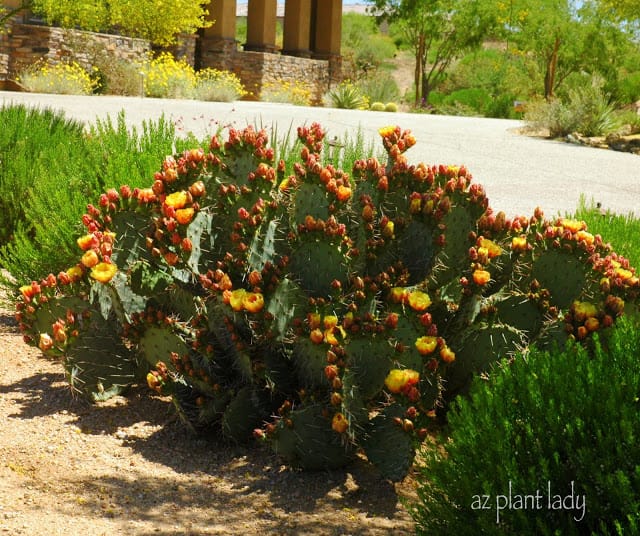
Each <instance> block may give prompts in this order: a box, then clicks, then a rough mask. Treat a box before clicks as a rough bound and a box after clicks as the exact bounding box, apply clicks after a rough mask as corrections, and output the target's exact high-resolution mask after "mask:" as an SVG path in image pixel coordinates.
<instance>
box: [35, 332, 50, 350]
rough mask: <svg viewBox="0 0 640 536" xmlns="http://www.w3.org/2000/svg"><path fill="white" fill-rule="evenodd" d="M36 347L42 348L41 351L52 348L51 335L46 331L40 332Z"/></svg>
mask: <svg viewBox="0 0 640 536" xmlns="http://www.w3.org/2000/svg"><path fill="white" fill-rule="evenodd" d="M38 348H40V350H42V351H43V352H46V351H48V350H51V348H53V339H52V338H51V335H49V334H48V333H41V334H40V341H39V342H38Z"/></svg>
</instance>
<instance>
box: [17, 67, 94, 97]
mask: <svg viewBox="0 0 640 536" xmlns="http://www.w3.org/2000/svg"><path fill="white" fill-rule="evenodd" d="M17 79H18V81H19V82H20V83H21V84H22V85H23V86H24V87H25V88H26V89H27V91H31V92H33V93H58V94H63V95H90V94H91V93H93V92H94V90H95V89H96V80H95V79H94V78H92V77H91V75H90V74H89V73H88V72H87V71H86V70H85V69H84V68H83V67H81V66H80V65H78V64H77V63H75V62H70V63H63V62H60V63H56V64H54V65H49V64H47V63H46V62H36V63H34V64H32V65H30V66H29V67H27V68H26V69H24V70H23V71H22V72H21V73H20V75H19V76H18V78H17Z"/></svg>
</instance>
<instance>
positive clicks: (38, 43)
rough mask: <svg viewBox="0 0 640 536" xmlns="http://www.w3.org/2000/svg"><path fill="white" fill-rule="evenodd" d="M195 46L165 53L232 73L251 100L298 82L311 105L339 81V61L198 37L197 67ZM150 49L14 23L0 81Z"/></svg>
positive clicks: (129, 41)
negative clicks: (269, 88) (267, 88)
mask: <svg viewBox="0 0 640 536" xmlns="http://www.w3.org/2000/svg"><path fill="white" fill-rule="evenodd" d="M197 48H198V46H197V41H196V38H195V37H194V36H186V37H185V38H183V39H181V40H180V42H179V44H178V45H177V46H175V47H172V48H171V49H169V50H170V51H171V52H173V53H174V54H175V55H176V56H177V57H180V58H182V59H184V60H186V61H187V63H189V64H191V65H196V67H214V68H217V69H226V70H229V71H232V72H234V73H235V74H236V75H237V76H238V77H239V78H240V80H241V81H242V83H243V84H244V85H245V87H246V88H247V90H248V91H250V93H251V94H252V96H249V98H253V99H256V98H258V97H259V95H260V91H261V89H262V87H263V86H264V84H267V83H274V84H279V83H282V82H298V83H300V82H302V83H303V84H304V85H305V87H307V88H309V89H311V92H312V98H313V101H314V104H319V103H320V102H321V101H322V97H323V95H324V94H325V93H326V92H327V91H328V89H329V88H330V86H331V84H333V83H335V82H339V81H340V75H341V73H340V61H339V60H340V58H339V57H336V58H331V59H329V60H320V59H309V58H301V57H296V56H287V55H283V54H278V53H276V54H274V53H267V52H248V51H240V50H238V47H237V43H236V41H233V40H219V42H218V41H216V42H213V41H212V40H211V39H204V40H202V43H200V50H201V57H200V62H199V64H197V63H196V56H197V52H196V50H197ZM151 50H152V49H151V46H150V44H149V42H148V41H145V40H143V39H134V38H129V37H122V36H119V35H111V34H101V33H94V32H85V31H79V30H68V29H62V28H57V27H51V26H44V25H38V24H20V23H17V22H14V23H13V24H11V25H10V27H9V31H8V32H7V33H5V34H0V80H6V79H10V80H13V79H15V78H16V76H17V75H18V74H19V73H20V71H21V70H22V69H24V68H25V67H27V66H29V65H31V64H33V63H35V62H37V61H38V60H41V59H44V60H46V61H47V62H49V63H57V62H59V61H64V60H70V59H72V60H75V61H77V62H78V63H80V64H81V65H82V66H83V67H85V68H87V69H90V68H91V67H93V66H94V65H95V63H96V62H97V60H96V59H97V58H101V59H102V61H104V55H105V54H106V55H107V56H108V58H109V59H110V58H114V59H121V60H125V61H136V60H141V59H143V58H144V57H145V56H146V55H147V54H148V53H149V52H150V51H151ZM156 52H157V51H156Z"/></svg>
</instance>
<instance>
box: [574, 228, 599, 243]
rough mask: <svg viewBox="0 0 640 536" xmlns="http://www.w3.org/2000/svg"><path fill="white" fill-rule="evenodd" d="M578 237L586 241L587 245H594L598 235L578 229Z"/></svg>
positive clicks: (581, 240)
mask: <svg viewBox="0 0 640 536" xmlns="http://www.w3.org/2000/svg"><path fill="white" fill-rule="evenodd" d="M576 238H577V239H578V240H579V241H580V242H584V243H585V244H587V246H591V245H593V243H594V242H595V241H596V237H595V236H593V235H592V234H591V233H588V232H587V231H578V232H577V233H576Z"/></svg>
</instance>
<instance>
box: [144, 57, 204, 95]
mask: <svg viewBox="0 0 640 536" xmlns="http://www.w3.org/2000/svg"><path fill="white" fill-rule="evenodd" d="M142 72H143V76H144V92H145V95H147V97H158V98H169V99H181V98H186V97H188V96H189V94H190V92H191V89H192V88H193V87H194V86H195V83H196V74H195V72H194V70H193V67H191V65H189V64H188V63H187V62H186V61H184V60H176V59H175V58H174V57H173V56H172V55H171V54H169V53H167V52H163V53H162V54H160V55H159V56H158V57H156V58H154V59H152V60H151V61H150V62H149V63H146V64H144V65H143V67H142Z"/></svg>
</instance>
